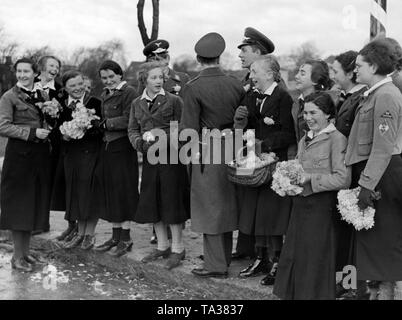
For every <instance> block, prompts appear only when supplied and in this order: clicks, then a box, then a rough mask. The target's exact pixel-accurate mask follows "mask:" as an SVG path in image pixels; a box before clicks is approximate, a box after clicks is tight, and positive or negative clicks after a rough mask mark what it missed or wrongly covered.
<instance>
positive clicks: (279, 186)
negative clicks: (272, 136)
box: [271, 160, 304, 197]
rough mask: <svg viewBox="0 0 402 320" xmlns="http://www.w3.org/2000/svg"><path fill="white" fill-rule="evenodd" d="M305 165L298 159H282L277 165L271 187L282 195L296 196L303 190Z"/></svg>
mask: <svg viewBox="0 0 402 320" xmlns="http://www.w3.org/2000/svg"><path fill="white" fill-rule="evenodd" d="M303 172H304V170H303V167H302V165H301V164H300V162H299V161H298V160H289V161H282V162H279V163H278V164H277V165H276V170H275V171H274V174H273V176H272V177H273V179H272V186H271V189H272V190H274V191H275V192H276V193H277V194H279V195H280V196H281V197H284V196H296V195H298V194H300V193H301V192H302V191H303V187H301V186H300V184H301V183H302V175H303Z"/></svg>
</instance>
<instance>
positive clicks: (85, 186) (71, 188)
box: [64, 138, 102, 221]
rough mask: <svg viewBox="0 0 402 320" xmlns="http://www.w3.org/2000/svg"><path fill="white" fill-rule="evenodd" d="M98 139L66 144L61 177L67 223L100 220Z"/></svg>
mask: <svg viewBox="0 0 402 320" xmlns="http://www.w3.org/2000/svg"><path fill="white" fill-rule="evenodd" d="M101 144H102V141H101V140H100V139H97V138H94V139H88V140H78V141H73V142H70V143H67V144H66V147H65V155H64V176H65V180H66V214H65V217H64V218H65V219H66V220H68V221H75V220H81V221H82V220H88V219H96V218H99V215H100V212H99V209H98V202H99V198H100V197H101V194H100V188H98V187H97V186H96V182H95V169H96V166H97V165H98V164H99V153H100V146H101Z"/></svg>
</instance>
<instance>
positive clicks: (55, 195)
mask: <svg viewBox="0 0 402 320" xmlns="http://www.w3.org/2000/svg"><path fill="white" fill-rule="evenodd" d="M56 130H58V128H57V129H53V131H52V132H51V134H50V135H49V136H50V141H51V144H52V150H51V153H50V154H51V156H50V160H51V176H52V185H51V188H52V189H51V190H52V193H51V194H52V196H51V202H50V210H55V211H66V179H65V177H64V154H63V146H62V144H61V134H59V132H57V131H56Z"/></svg>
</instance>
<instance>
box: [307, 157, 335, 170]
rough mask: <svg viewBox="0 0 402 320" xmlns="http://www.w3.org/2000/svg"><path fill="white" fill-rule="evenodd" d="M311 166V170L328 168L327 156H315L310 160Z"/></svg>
mask: <svg viewBox="0 0 402 320" xmlns="http://www.w3.org/2000/svg"><path fill="white" fill-rule="evenodd" d="M311 164H312V167H313V168H321V169H325V168H329V166H330V160H329V155H317V156H316V157H314V158H313V159H312V160H311Z"/></svg>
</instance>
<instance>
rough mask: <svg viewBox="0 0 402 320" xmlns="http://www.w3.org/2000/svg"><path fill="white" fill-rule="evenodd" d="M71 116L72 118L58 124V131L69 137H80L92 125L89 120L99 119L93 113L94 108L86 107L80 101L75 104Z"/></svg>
mask: <svg viewBox="0 0 402 320" xmlns="http://www.w3.org/2000/svg"><path fill="white" fill-rule="evenodd" d="M72 117H73V120H71V121H66V122H64V123H63V124H62V125H61V126H60V132H61V133H62V134H63V135H65V136H67V137H69V138H71V139H81V138H82V137H83V136H84V134H85V131H86V130H87V129H90V128H91V127H92V124H91V121H92V120H100V118H99V117H98V116H96V115H95V110H94V109H87V108H86V107H85V106H84V105H83V104H82V103H78V104H77V106H76V108H75V110H74V111H73V113H72Z"/></svg>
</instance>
